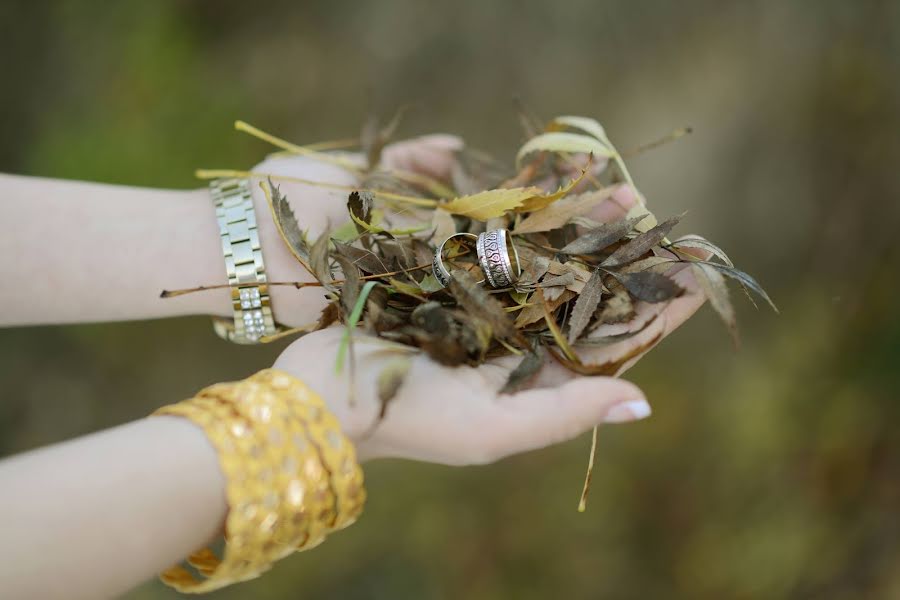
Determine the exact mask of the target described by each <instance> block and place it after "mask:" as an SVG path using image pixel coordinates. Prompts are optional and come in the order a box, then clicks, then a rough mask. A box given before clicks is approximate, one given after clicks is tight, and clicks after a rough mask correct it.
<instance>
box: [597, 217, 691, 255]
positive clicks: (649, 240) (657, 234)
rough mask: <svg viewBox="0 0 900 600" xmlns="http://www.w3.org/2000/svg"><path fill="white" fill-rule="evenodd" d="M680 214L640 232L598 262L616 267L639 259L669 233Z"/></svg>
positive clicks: (679, 218)
mask: <svg viewBox="0 0 900 600" xmlns="http://www.w3.org/2000/svg"><path fill="white" fill-rule="evenodd" d="M682 216H683V215H678V216H675V217H670V218H668V219H666V220H665V221H663V222H662V223H660V224H659V225H657V226H656V227H653V228H652V229H650V230H648V231H646V232H644V233H642V234H640V235H639V236H637V237H636V238H634V239H633V240H631V241H629V242H628V243H626V244H624V245H622V246H621V247H619V248H618V249H617V250H616V251H615V252H613V253H612V254H610V255H609V256H608V257H607V258H606V260H604V261H603V262H602V263H600V264H601V265H602V266H604V267H616V266H619V265H624V264H628V263H630V262H633V261H635V260H637V259H639V258H640V257H642V256H643V255H644V254H646V253H647V252H648V251H649V250H650V248H652V247H653V246H656V245H657V244H659V243H660V242H661V241H662V240H663V238H665V237H666V236H667V235H669V232H670V231H672V228H673V227H675V225H676V224H677V223H678V221H680V220H681V217H682ZM636 218H637V217H636Z"/></svg>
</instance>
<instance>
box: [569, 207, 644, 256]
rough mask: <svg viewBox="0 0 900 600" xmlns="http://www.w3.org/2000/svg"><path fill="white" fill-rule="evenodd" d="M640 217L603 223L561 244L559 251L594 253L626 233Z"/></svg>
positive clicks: (613, 242)
mask: <svg viewBox="0 0 900 600" xmlns="http://www.w3.org/2000/svg"><path fill="white" fill-rule="evenodd" d="M641 219H643V217H642V216H638V217H635V218H633V219H623V220H621V221H613V222H611V223H603V224H601V225H600V226H599V227H597V228H596V229H592V230H591V231H588V232H587V233H585V234H584V235H582V236H581V237H579V238H577V239H575V240H574V241H572V242H571V243H569V244H566V245H565V246H563V248H562V249H561V250H560V252H561V253H563V254H596V253H598V252H600V251H602V250H604V249H606V248H608V247H610V246H611V245H613V244H615V243H616V242H618V241H619V240H621V239H622V238H623V237H625V236H626V235H628V232H629V231H631V230H632V229H634V226H635V225H637V224H638V223H639V222H640V221H641Z"/></svg>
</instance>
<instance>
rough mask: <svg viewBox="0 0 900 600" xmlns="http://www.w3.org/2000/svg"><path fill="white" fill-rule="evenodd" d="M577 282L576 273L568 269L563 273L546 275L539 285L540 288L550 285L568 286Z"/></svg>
mask: <svg viewBox="0 0 900 600" xmlns="http://www.w3.org/2000/svg"><path fill="white" fill-rule="evenodd" d="M573 283H575V273H573V272H572V271H567V272H566V273H563V274H562V275H554V276H553V277H545V278H544V279H543V280H542V281H541V282H540V283H539V284H537V287H540V288H549V287H557V286H559V287H566V286H567V285H572V284H573Z"/></svg>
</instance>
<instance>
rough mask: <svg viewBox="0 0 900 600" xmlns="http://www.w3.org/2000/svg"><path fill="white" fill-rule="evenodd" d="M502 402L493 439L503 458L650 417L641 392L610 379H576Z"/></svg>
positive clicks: (508, 398) (515, 395) (622, 382)
mask: <svg viewBox="0 0 900 600" xmlns="http://www.w3.org/2000/svg"><path fill="white" fill-rule="evenodd" d="M500 403H501V406H502V409H503V416H502V418H501V419H500V423H499V427H498V429H499V435H498V437H497V439H498V443H501V444H502V447H500V448H497V449H496V450H497V451H498V453H499V454H500V455H501V456H505V455H507V454H514V453H516V452H524V451H526V450H533V449H536V448H542V447H544V446H549V445H551V444H556V443H559V442H564V441H566V440H570V439H572V438H574V437H575V436H577V435H579V434H581V433H583V432H585V431H587V430H588V429H590V428H592V427H596V426H597V425H600V424H601V423H623V422H627V421H634V420H637V419H643V418H645V417H648V416H650V405H649V404H648V403H647V400H646V398H645V397H644V394H643V392H641V390H640V388H638V387H637V386H636V385H634V384H633V383H630V382H627V381H623V380H621V379H614V378H612V377H579V378H577V379H573V380H572V381H569V382H567V383H566V384H564V385H562V386H559V387H555V388H542V389H531V390H526V391H523V392H519V393H517V394H514V395H512V396H504V397H501V399H500ZM499 440H502V442H499Z"/></svg>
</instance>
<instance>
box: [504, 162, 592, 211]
mask: <svg viewBox="0 0 900 600" xmlns="http://www.w3.org/2000/svg"><path fill="white" fill-rule="evenodd" d="M589 166H590V165H589ZM585 173H587V169H586V168H585V169H582V171H581V174H580V175H579V176H578V177H576V178H575V179H573V180H572V181H570V182H569V183H567V184H566V185H563V186H560V188H559V189H558V190H556V191H555V192H553V193H552V194H543V195H541V194H538V195H536V196H532V197H531V198H526V199H525V201H524V202H522V204H521V205H520V206H518V207H517V208H516V209H515V211H516V212H534V211H536V210H541V209H542V208H547V207H548V206H550V205H551V204H553V203H554V202H556V201H557V200H559V199H560V198H562V197H563V196H565V195H566V194H568V193H569V192H570V191H572V188H573V187H575V186H576V185H578V184H579V183H580V182H581V180H582V179H584V174H585Z"/></svg>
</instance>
